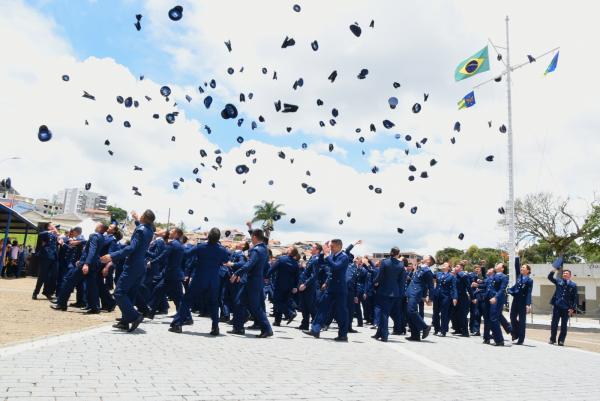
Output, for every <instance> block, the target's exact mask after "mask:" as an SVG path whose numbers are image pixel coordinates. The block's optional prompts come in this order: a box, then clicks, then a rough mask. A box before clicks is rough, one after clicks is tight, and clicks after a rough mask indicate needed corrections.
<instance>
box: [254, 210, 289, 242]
mask: <svg viewBox="0 0 600 401" xmlns="http://www.w3.org/2000/svg"><path fill="white" fill-rule="evenodd" d="M282 206H283V205H282V204H277V205H276V204H275V202H266V201H262V204H260V205H255V206H254V218H253V219H252V222H253V223H255V222H257V221H262V222H263V223H262V229H263V231H264V232H265V235H266V236H267V237H269V236H270V234H271V231H274V230H275V227H274V224H275V221H277V220H279V219H280V218H281V216H285V213H284V212H282V211H281V210H279V208H281V207H282Z"/></svg>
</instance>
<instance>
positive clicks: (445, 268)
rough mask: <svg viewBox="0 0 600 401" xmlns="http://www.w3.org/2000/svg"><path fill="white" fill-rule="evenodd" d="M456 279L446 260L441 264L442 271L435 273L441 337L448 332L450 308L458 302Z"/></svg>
mask: <svg viewBox="0 0 600 401" xmlns="http://www.w3.org/2000/svg"><path fill="white" fill-rule="evenodd" d="M456 280H457V279H456V276H455V275H453V274H452V273H451V272H450V264H449V263H448V262H446V263H444V264H443V265H442V271H441V272H438V275H437V292H438V303H439V312H440V323H439V324H440V326H439V327H440V329H439V330H440V332H439V335H440V336H441V337H446V333H448V323H449V321H450V308H451V307H452V306H456V305H457V303H458V302H459V301H458V292H457V289H456ZM434 334H435V333H434Z"/></svg>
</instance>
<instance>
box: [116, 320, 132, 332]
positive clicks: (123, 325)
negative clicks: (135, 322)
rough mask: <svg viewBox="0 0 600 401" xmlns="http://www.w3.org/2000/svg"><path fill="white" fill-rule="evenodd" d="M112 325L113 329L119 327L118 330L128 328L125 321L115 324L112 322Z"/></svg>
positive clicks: (126, 329)
mask: <svg viewBox="0 0 600 401" xmlns="http://www.w3.org/2000/svg"><path fill="white" fill-rule="evenodd" d="M112 327H114V328H115V329H119V330H125V331H128V330H129V325H128V324H127V323H123V322H119V323H115V324H113V326H112Z"/></svg>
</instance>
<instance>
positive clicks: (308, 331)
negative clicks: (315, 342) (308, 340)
mask: <svg viewBox="0 0 600 401" xmlns="http://www.w3.org/2000/svg"><path fill="white" fill-rule="evenodd" d="M302 332H303V333H304V334H308V335H309V336H313V337H314V338H319V337H320V335H321V333H319V332H317V333H315V332H314V331H312V330H302Z"/></svg>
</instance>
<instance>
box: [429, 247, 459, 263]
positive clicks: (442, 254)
mask: <svg viewBox="0 0 600 401" xmlns="http://www.w3.org/2000/svg"><path fill="white" fill-rule="evenodd" d="M462 255H463V251H462V250H460V249H456V248H444V249H442V250H439V251H437V252H436V253H435V260H436V262H437V263H440V264H441V263H444V262H450V261H452V259H455V258H459V260H460V258H461V257H462Z"/></svg>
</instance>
